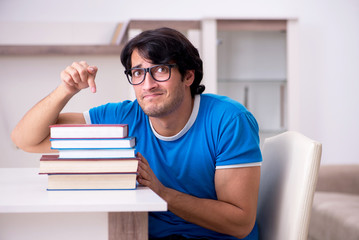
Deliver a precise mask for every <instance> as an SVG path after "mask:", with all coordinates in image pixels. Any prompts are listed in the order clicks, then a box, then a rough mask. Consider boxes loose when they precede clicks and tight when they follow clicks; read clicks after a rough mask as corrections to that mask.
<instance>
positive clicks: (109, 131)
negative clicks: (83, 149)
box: [50, 124, 128, 138]
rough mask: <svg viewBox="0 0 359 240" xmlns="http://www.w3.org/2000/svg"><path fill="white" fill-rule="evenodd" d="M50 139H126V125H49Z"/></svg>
mask: <svg viewBox="0 0 359 240" xmlns="http://www.w3.org/2000/svg"><path fill="white" fill-rule="evenodd" d="M50 135H51V138H126V137H128V125H127V124H56V125H50Z"/></svg>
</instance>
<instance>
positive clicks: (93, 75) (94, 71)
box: [87, 66, 98, 93]
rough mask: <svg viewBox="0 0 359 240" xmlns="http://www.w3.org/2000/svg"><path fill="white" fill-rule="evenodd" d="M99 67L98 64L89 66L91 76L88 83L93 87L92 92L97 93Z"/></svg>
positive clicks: (88, 70)
mask: <svg viewBox="0 0 359 240" xmlns="http://www.w3.org/2000/svg"><path fill="white" fill-rule="evenodd" d="M97 70H98V69H97V67H96V66H89V67H88V68H87V72H88V73H89V77H88V80H87V81H88V84H89V87H90V89H91V92H93V93H95V92H96V83H95V78H96V74H97Z"/></svg>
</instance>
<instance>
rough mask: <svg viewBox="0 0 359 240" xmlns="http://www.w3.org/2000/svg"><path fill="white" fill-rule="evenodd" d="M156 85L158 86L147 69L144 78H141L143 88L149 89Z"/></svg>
mask: <svg viewBox="0 0 359 240" xmlns="http://www.w3.org/2000/svg"><path fill="white" fill-rule="evenodd" d="M156 86H158V82H157V81H156V80H154V79H153V77H152V75H151V73H150V72H149V71H148V72H146V75H145V79H144V80H143V87H144V88H145V89H151V88H154V87H156Z"/></svg>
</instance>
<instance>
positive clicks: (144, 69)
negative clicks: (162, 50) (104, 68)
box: [125, 63, 177, 85]
mask: <svg viewBox="0 0 359 240" xmlns="http://www.w3.org/2000/svg"><path fill="white" fill-rule="evenodd" d="M160 66H167V67H169V74H168V78H167V79H165V80H157V79H156V78H155V77H153V75H152V72H151V69H152V68H155V67H160ZM174 67H177V64H175V63H173V64H157V65H153V66H152V67H148V68H130V69H128V70H125V75H126V77H127V80H128V82H129V83H130V84H131V85H140V84H141V83H143V81H145V78H146V74H147V73H149V74H150V75H151V77H152V79H153V80H155V81H156V82H166V81H168V80H169V79H170V78H171V73H172V68H174ZM136 69H142V70H143V71H145V74H144V75H143V79H142V81H140V82H139V83H133V82H132V81H131V78H132V77H131V75H132V74H131V72H132V70H136Z"/></svg>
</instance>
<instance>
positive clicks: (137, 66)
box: [132, 63, 142, 68]
mask: <svg viewBox="0 0 359 240" xmlns="http://www.w3.org/2000/svg"><path fill="white" fill-rule="evenodd" d="M141 66H142V64H141V63H140V64H138V65H136V66H133V67H132V68H140V67H141Z"/></svg>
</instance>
